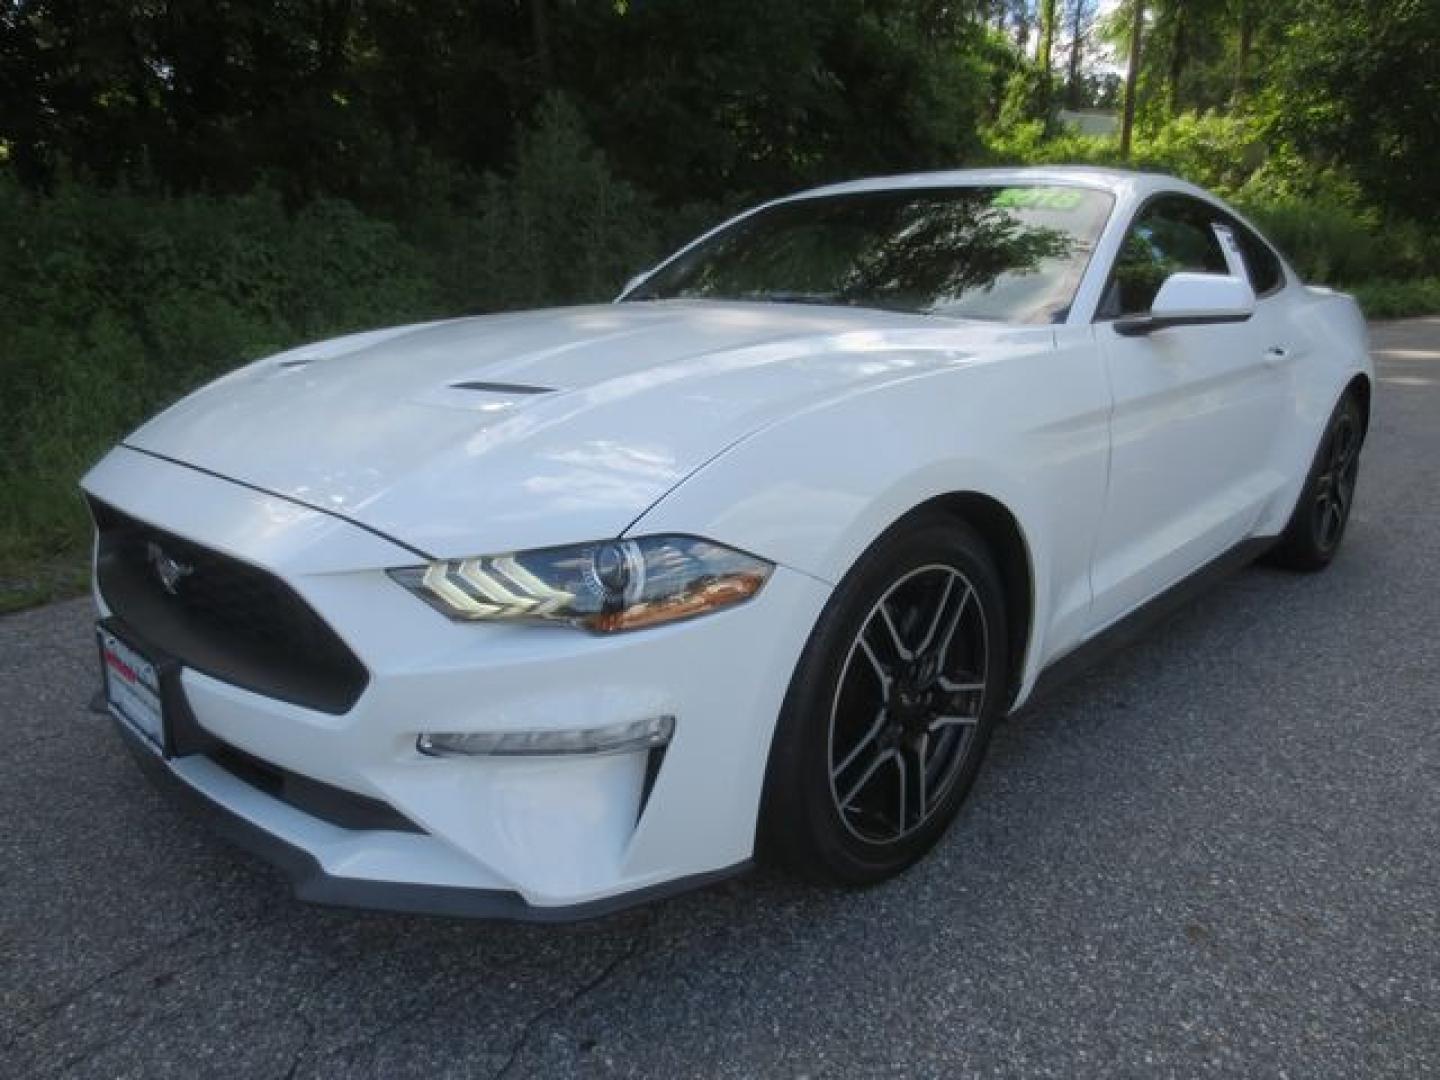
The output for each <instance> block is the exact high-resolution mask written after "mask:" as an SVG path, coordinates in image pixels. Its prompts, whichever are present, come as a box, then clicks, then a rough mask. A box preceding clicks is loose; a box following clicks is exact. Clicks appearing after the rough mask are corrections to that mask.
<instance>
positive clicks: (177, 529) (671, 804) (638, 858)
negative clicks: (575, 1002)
mask: <svg viewBox="0 0 1440 1080" xmlns="http://www.w3.org/2000/svg"><path fill="white" fill-rule="evenodd" d="M85 487H86V489H87V490H88V491H90V492H91V494H92V495H94V496H96V497H97V498H99V499H102V500H104V501H105V502H107V503H109V504H110V505H113V506H116V507H117V508H119V509H121V510H123V511H124V512H126V513H127V514H130V515H133V516H134V517H136V518H139V519H142V520H144V521H147V522H150V523H152V524H154V525H157V526H160V527H163V528H165V529H167V530H169V531H171V532H173V533H175V534H177V535H180V536H183V537H185V538H187V539H190V540H192V541H193V542H195V543H197V544H202V545H206V546H208V547H211V548H213V549H215V550H218V551H222V552H224V553H225V554H227V555H229V556H231V557H233V558H238V559H243V560H245V561H247V562H250V563H253V564H255V565H257V566H261V567H263V568H265V569H266V570H268V571H269V572H271V573H273V574H275V575H276V576H278V577H280V578H282V579H283V580H284V581H285V582H286V584H288V585H289V586H290V587H291V588H293V589H294V590H295V591H296V592H297V593H298V594H299V595H300V596H301V597H302V598H303V599H304V600H305V601H306V603H308V604H309V605H310V606H311V607H313V608H314V610H315V611H316V612H318V613H319V615H320V616H321V617H322V618H323V619H325V620H326V621H327V622H328V623H329V624H330V625H331V626H332V627H333V628H334V629H335V630H336V632H337V633H339V634H340V636H341V637H342V638H344V639H345V642H346V644H347V645H348V646H349V647H350V648H351V649H352V650H353V651H354V652H355V654H356V655H357V656H358V657H359V658H360V659H361V660H362V661H363V663H364V665H365V667H366V668H367V670H368V672H369V675H370V679H369V683H368V685H367V686H366V688H365V690H364V692H363V693H362V694H361V695H360V697H359V699H358V700H357V701H356V702H355V704H354V705H353V707H351V708H350V709H349V710H348V711H346V712H344V713H342V714H339V715H334V714H329V713H324V712H318V711H314V710H311V709H306V708H303V707H301V706H297V705H293V704H289V703H286V702H283V701H279V700H276V699H273V698H269V697H265V696H262V695H260V694H256V693H253V692H251V691H248V690H245V689H242V688H239V687H237V686H234V685H231V684H229V683H226V682H222V681H220V680H218V679H215V678H212V677H210V676H207V675H205V674H203V673H201V672H199V671H196V670H193V669H189V668H184V669H182V670H181V671H180V672H179V675H178V683H179V687H180V690H181V692H182V694H183V698H184V701H185V704H186V707H187V709H188V710H189V711H190V712H191V713H193V717H194V720H195V723H196V724H197V725H198V727H199V728H200V729H202V730H203V731H204V732H205V733H206V734H207V735H208V736H212V737H213V738H214V739H216V740H219V741H220V742H221V743H222V744H223V745H225V746H228V747H232V748H234V749H235V750H237V751H238V752H240V753H242V754H244V755H247V756H250V757H253V758H254V759H258V760H259V761H260V762H263V763H265V764H266V765H269V766H273V767H274V768H275V769H277V770H282V771H284V772H285V773H286V774H289V775H293V776H295V777H298V778H302V779H303V780H304V781H306V782H307V783H308V782H313V783H314V784H315V785H319V786H322V787H325V788H329V789H334V790H335V791H338V792H341V793H351V794H353V795H355V796H359V797H361V798H362V799H364V800H367V801H372V802H374V803H376V804H381V805H383V806H385V807H389V808H392V809H393V810H394V812H395V813H396V814H397V815H399V816H400V817H401V818H403V819H404V820H405V821H407V822H410V823H413V826H414V828H413V829H410V830H403V829H399V828H385V827H379V828H374V827H359V828H357V827H347V826H346V825H344V824H340V823H337V821H336V820H334V819H333V816H331V817H327V816H326V815H317V814H316V813H312V812H309V811H308V810H307V808H306V807H304V806H302V805H298V804H296V803H295V802H294V800H291V801H287V800H286V799H284V798H282V797H277V795H276V794H275V793H273V792H269V791H266V790H262V789H261V788H259V787H257V786H255V785H254V784H252V783H249V782H247V781H246V779H244V778H243V777H242V776H241V775H237V774H236V772H235V771H233V770H231V769H227V768H226V767H223V766H222V764H220V763H218V762H217V760H216V759H215V758H213V757H212V756H209V755H207V754H205V753H189V754H180V755H177V756H173V757H170V758H161V757H159V756H158V755H156V754H155V753H153V752H152V751H150V750H148V749H147V748H144V747H137V748H136V749H137V753H138V754H139V756H140V758H141V760H142V761H143V762H144V764H145V765H146V767H147V770H148V771H149V772H151V773H152V774H158V775H159V776H160V777H161V778H162V779H165V780H167V781H169V784H168V785H167V786H170V787H175V788H178V789H179V790H181V791H182V792H186V793H188V794H189V795H190V797H191V801H193V802H198V803H199V804H200V805H201V806H202V807H203V808H205V809H206V810H207V812H208V816H210V817H212V818H218V821H219V828H220V830H221V831H222V832H224V833H225V834H226V835H228V836H230V837H231V838H232V839H234V840H236V841H238V842H239V843H240V844H241V845H242V846H244V847H246V848H248V849H250V850H252V851H254V852H256V853H257V854H259V855H261V856H263V857H265V858H267V859H268V860H270V861H271V862H273V863H275V864H276V865H277V866H279V867H280V868H281V869H282V870H283V871H284V872H285V873H286V874H287V875H288V876H289V877H290V879H291V881H292V883H293V884H294V887H295V891H296V894H297V895H298V896H299V897H301V898H302V899H306V900H312V901H317V902H321V903H332V904H343V905H349V906H360V907H374V908H386V909H393V910H402V911H417V912H430V913H438V914H453V915H478V916H486V917H495V918H518V919H539V920H563V919H574V918H583V917H589V916H594V915H598V914H603V913H604V912H606V911H610V910H614V909H615V908H617V907H623V906H626V905H628V904H630V903H635V902H638V901H641V900H646V899H651V898H653V897H655V896H658V895H666V894H669V893H672V892H676V891H679V890H682V889H685V888H689V887H693V886H696V885H699V884H704V883H705V882H708V881H712V880H715V879H716V878H719V877H724V876H727V875H729V874H733V873H735V872H736V871H737V870H739V869H742V868H743V867H744V866H746V865H747V864H748V862H749V860H750V858H751V856H752V853H753V848H754V838H755V827H756V817H757V813H758V807H759V802H760V794H761V787H762V784H763V780H764V771H765V764H766V760H767V758H768V754H769V747H770V738H771V734H772V732H773V726H774V722H775V718H776V716H777V715H778V712H779V709H780V706H781V702H782V700H783V697H784V693H785V690H786V688H787V686H788V683H789V679H790V674H791V672H792V671H793V669H794V665H795V663H796V661H797V659H798V657H799V653H800V650H801V648H802V647H803V645H804V642H805V640H806V637H807V636H808V634H809V631H810V628H811V627H812V626H813V625H814V621H815V619H816V618H817V617H818V614H819V611H820V609H821V607H822V606H823V604H824V601H825V599H826V597H827V595H828V587H826V586H825V585H823V584H822V583H820V582H818V581H815V580H814V579H812V578H809V577H808V576H806V575H804V574H800V573H797V572H794V571H789V570H786V569H785V568H783V567H781V568H777V570H776V572H775V574H774V575H773V576H772V578H771V580H770V581H769V582H768V583H767V585H766V587H765V589H764V590H763V591H762V592H761V593H760V595H759V596H757V597H756V598H755V599H754V600H752V601H750V602H749V603H747V604H744V605H741V606H740V607H737V608H735V609H732V610H729V611H725V612H721V613H717V614H715V615H711V616H706V617H703V618H699V619H695V620H693V621H690V622H687V623H681V624H675V625H672V626H667V627H658V628H654V629H652V630H646V631H640V632H635V633H629V634H622V635H615V636H613V637H595V636H590V635H587V634H584V633H581V632H578V631H573V632H572V631H570V630H568V629H564V628H556V627H532V626H514V627H511V626H494V625H488V626H487V625H459V624H455V623H451V622H450V621H449V620H447V619H445V618H444V617H443V616H441V615H439V614H438V613H436V612H435V611H433V610H432V609H430V608H428V607H427V606H426V605H424V604H421V603H419V602H417V601H416V600H415V598H414V597H412V596H410V595H409V594H408V593H406V592H405V591H404V590H403V589H401V588H399V587H398V586H396V585H395V584H394V583H393V582H391V581H390V580H389V579H388V578H387V577H386V575H385V573H384V570H385V569H386V568H388V567H391V566H397V565H406V564H410V563H413V562H414V561H415V555H414V553H413V552H409V551H406V550H405V549H403V548H400V547H398V546H397V545H394V544H392V543H390V542H389V541H387V540H385V539H383V538H380V537H378V536H376V535H374V534H371V533H369V532H366V531H365V530H363V529H361V528H359V527H357V526H354V525H351V524H349V523H347V522H345V521H342V520H340V519H337V518H334V517H331V516H329V515H325V514H322V513H319V512H317V511H313V510H308V509H304V508H300V507H297V506H296V505H295V504H293V503H289V502H286V501H285V500H281V499H278V498H276V497H273V496H269V495H266V494H264V493H260V492H256V491H253V490H250V489H247V488H244V487H241V486H239V485H236V484H232V483H229V482H227V481H224V480H220V479H217V478H215V477H212V476H209V475H206V474H202V473H200V472H198V471H195V470H192V469H188V468H186V467H184V466H180V465H176V464H173V463H169V462H164V461H160V460H157V459H154V458H151V457H149V456H147V455H143V454H139V453H136V452H134V451H128V450H123V449H122V450H117V451H115V452H113V453H112V454H111V455H110V456H108V457H107V458H106V459H105V460H104V461H102V463H101V464H100V465H99V466H97V467H96V469H95V470H94V471H93V472H92V473H91V474H90V475H89V476H88V477H87V478H86V481H85ZM716 539H718V540H721V541H722V542H723V538H721V537H717V538H716ZM96 599H97V604H98V605H99V607H100V611H101V614H102V616H105V615H109V614H110V612H109V611H108V609H107V608H106V606H105V603H104V600H103V598H102V597H99V596H98V595H97V598H96ZM659 714H667V715H672V716H674V717H675V718H676V723H675V734H674V737H673V739H672V741H671V743H670V745H669V747H668V748H667V749H666V751H665V753H664V756H663V761H662V762H661V763H659V766H658V769H656V768H655V765H656V763H655V762H654V761H653V760H651V759H650V758H649V757H648V756H647V755H646V754H645V753H643V752H638V753H633V754H616V755H611V756H596V757H573V758H554V757H551V758H539V757H537V758H485V757H474V758H432V757H426V756H424V755H421V754H420V753H419V752H418V751H417V750H416V749H415V738H416V736H417V735H418V734H419V733H420V732H421V731H445V732H455V731H467V730H477V731H479V730H484V731H506V730H533V729H536V728H544V727H552V728H569V727H599V726H604V725H606V724H613V723H618V722H624V721H630V720H635V719H639V718H642V717H645V716H651V715H659ZM120 726H121V728H122V732H123V733H124V735H125V737H126V739H127V741H133V740H134V738H135V737H134V736H133V735H131V733H130V731H129V729H128V727H126V726H125V725H123V724H122V725H120ZM381 824H382V825H383V822H382V823H381Z"/></svg>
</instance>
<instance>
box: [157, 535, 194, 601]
mask: <svg viewBox="0 0 1440 1080" xmlns="http://www.w3.org/2000/svg"><path fill="white" fill-rule="evenodd" d="M146 553H147V556H148V557H149V560H150V565H151V566H153V567H154V568H155V576H156V577H158V578H159V579H160V584H161V585H163V586H164V587H165V591H166V592H168V593H169V594H170V595H171V596H176V595H178V592H177V587H178V586H179V584H180V580H181V578H186V577H189V576H190V575H191V574H193V573H194V572H195V568H194V567H193V566H187V565H186V564H185V563H182V562H180V561H179V560H177V559H173V558H171V557H170V556H169V555H167V554H165V549H164V548H162V547H161V546H160V545H159V544H157V543H155V541H153V540H152V541H150V543H149V544H148V545H146Z"/></svg>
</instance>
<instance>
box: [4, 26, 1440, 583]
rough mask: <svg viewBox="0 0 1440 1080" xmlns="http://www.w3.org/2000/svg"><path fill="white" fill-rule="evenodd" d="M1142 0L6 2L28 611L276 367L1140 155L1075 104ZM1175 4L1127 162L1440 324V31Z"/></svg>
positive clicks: (9, 289)
mask: <svg viewBox="0 0 1440 1080" xmlns="http://www.w3.org/2000/svg"><path fill="white" fill-rule="evenodd" d="M1136 2H1137V0H1121V2H1120V3H1119V4H1118V6H1113V7H1109V9H1108V10H1109V14H1108V15H1106V16H1100V15H1099V14H1098V12H1099V6H1098V5H1097V4H1096V3H1095V2H1094V0H1053V2H1052V0H959V2H956V3H943V4H941V3H935V2H933V0H884V2H882V0H726V2H724V3H703V4H702V3H680V2H664V0H363V2H362V0H226V2H224V3H218V4H217V3H214V2H212V0H143V2H142V0H85V2H84V3H83V4H81V3H76V2H75V0H7V2H5V3H0V318H3V319H4V322H5V326H6V329H7V334H6V340H5V344H4V345H3V347H0V400H3V401H4V403H5V419H6V423H5V425H4V426H3V428H0V455H3V457H0V607H3V605H4V603H5V601H4V599H3V594H4V592H5V581H6V580H7V579H14V578H15V577H16V576H17V574H19V571H17V570H16V569H15V568H16V567H33V566H34V565H36V563H37V560H39V561H52V560H54V559H55V558H57V557H59V558H60V559H61V561H62V562H63V560H64V557H65V556H66V555H67V553H71V552H75V551H78V550H80V549H81V548H82V547H83V543H84V536H85V528H84V516H83V511H82V509H81V507H80V505H79V502H78V500H77V499H76V497H75V495H74V482H75V479H76V477H77V476H78V474H79V473H80V471H81V470H82V469H83V468H84V466H85V465H86V464H87V463H88V462H89V461H90V460H92V459H93V457H94V456H95V455H96V454H98V453H99V452H100V451H101V450H102V449H103V448H104V447H105V446H107V445H108V444H110V443H111V442H112V441H113V439H114V438H115V437H116V436H117V435H118V434H120V433H121V432H123V431H124V430H126V429H127V428H128V427H130V426H131V425H133V424H134V423H135V422H136V421H138V420H139V419H140V418H142V417H143V416H144V415H146V414H147V413H148V412H150V411H152V410H153V409H154V408H155V407H157V406H158V405H159V404H161V403H162V402H163V401H164V400H167V399H169V398H171V397H173V396H174V395H175V394H176V393H178V392H179V391H180V390H181V389H183V388H184V387H186V386H190V385H193V384H195V383H197V382H199V381H201V380H203V379H206V378H208V377H210V376H212V375H213V374H215V373H216V372H218V371H221V370H224V369H225V368H228V367H231V366H233V365H235V364H237V363H240V362H241V361H243V360H245V359H247V358H249V357H253V356H256V355H259V354H261V353H264V352H268V351H271V350H274V349H278V348H281V347H284V346H287V345H291V344H295V343H297V342H299V341H302V340H305V339H313V338H317V337H322V336H326V335H329V334H332V333H336V332H340V331H343V330H349V329H355V328H360V327H365V326H376V325H381V324H385V323H394V322H403V321H410V320H415V319H420V318H426V317H430V316H435V315H442V314H455V313H461V312H469V311H481V310H489V309H493V308H503V307H515V306H527V305H537V304H548V303H558V302H566V301H573V300H585V299H596V298H602V297H605V296H608V295H611V294H613V292H614V290H615V289H617V288H618V287H619V285H620V284H621V283H622V282H623V281H624V280H625V279H626V278H627V277H628V276H629V275H630V274H632V273H634V272H635V271H637V270H639V269H642V268H644V267H645V266H647V265H649V264H650V263H651V262H652V261H653V259H654V258H655V257H656V255H657V254H658V253H660V252H661V251H663V250H665V249H668V248H671V247H673V246H674V245H675V244H676V243H678V242H679V241H681V240H683V239H685V238H687V237H689V236H691V235H694V234H696V233H698V232H699V231H701V230H702V229H703V228H704V227H706V226H708V225H710V224H713V223H714V222H715V221H716V220H718V219H720V218H721V217H723V216H725V214H726V213H727V212H728V211H730V210H733V209H735V208H737V207H738V206H740V205H744V204H748V203H753V202H755V201H758V200H760V199H762V198H765V197H768V196H771V195H775V194H778V193H780V192H783V191H786V190H791V189H794V188H797V187H801V186H804V185H808V184H813V183H820V182H824V181H829V180H836V179H843V178H849V177H853V176H857V175H863V174H880V173H894V172H902V171H907V170H912V169H922V168H932V167H953V166H959V165H964V164H970V163H980V162H984V161H1020V162H1056V161H1066V162H1094V163H1101V164H1120V163H1121V162H1120V161H1119V153H1118V147H1117V145H1116V143H1115V142H1114V140H1112V139H1093V138H1082V137H1080V136H1078V135H1076V134H1074V133H1073V132H1070V131H1067V130H1065V129H1064V128H1063V127H1062V126H1061V125H1059V124H1058V123H1057V120H1056V116H1057V112H1056V110H1057V107H1058V106H1059V105H1060V104H1061V103H1062V102H1063V103H1065V104H1067V105H1069V106H1070V107H1075V106H1077V105H1085V106H1097V105H1104V106H1109V107H1113V106H1114V104H1115V101H1114V96H1115V84H1116V82H1117V80H1116V77H1115V76H1114V75H1113V74H1112V73H1110V72H1109V71H1107V70H1106V68H1105V67H1104V66H1097V65H1096V64H1095V63H1094V61H1095V60H1096V59H1097V57H1099V56H1101V55H1103V53H1104V52H1105V51H1106V50H1108V53H1109V57H1108V59H1110V60H1112V61H1118V62H1121V63H1123V62H1124V58H1125V57H1126V56H1127V55H1128V52H1127V46H1128V40H1127V38H1128V35H1129V33H1130V30H1131V28H1132V27H1133V25H1134V18H1133V15H1134V8H1133V5H1134V4H1135V3H1136ZM1145 5H1146V11H1147V12H1148V16H1147V18H1146V20H1145V21H1144V23H1143V25H1142V44H1143V46H1144V47H1143V48H1142V50H1141V64H1140V69H1139V71H1138V86H1139V96H1140V100H1139V106H1140V107H1139V110H1138V113H1139V129H1138V131H1137V134H1136V139H1135V144H1134V150H1133V154H1132V156H1131V158H1130V159H1129V161H1128V164H1131V165H1136V166H1139V167H1142V168H1154V169H1163V170H1166V171H1171V172H1176V173H1179V174H1180V175H1183V176H1187V177H1189V178H1191V179H1194V180H1196V181H1198V182H1200V183H1202V184H1206V185H1208V186H1210V187H1212V188H1215V189H1216V190H1218V191H1220V192H1221V193H1223V194H1226V195H1228V196H1229V197H1231V198H1232V199H1234V200H1235V201H1236V202H1237V203H1239V204H1240V205H1241V206H1242V207H1243V208H1246V209H1247V210H1248V211H1249V212H1250V213H1251V214H1252V216H1254V217H1256V218H1257V219H1258V220H1259V221H1260V223H1261V224H1263V225H1264V226H1265V227H1266V228H1267V229H1268V230H1269V231H1270V233H1271V234H1272V235H1273V236H1274V237H1275V239H1277V240H1278V241H1279V243H1280V244H1281V246H1282V247H1283V248H1284V249H1285V250H1286V251H1287V252H1288V254H1289V255H1290V256H1291V258H1292V261H1294V262H1295V263H1296V265H1297V266H1298V268H1299V269H1300V270H1301V272H1302V273H1304V274H1305V275H1306V276H1307V277H1310V278H1311V279H1313V280H1319V281H1328V282H1331V283H1336V284H1341V285H1345V286H1358V285H1362V284H1365V287H1364V288H1363V289H1362V290H1361V295H1362V298H1363V299H1364V300H1365V301H1366V303H1367V304H1371V305H1373V309H1374V310H1376V311H1384V312H1387V313H1395V312H1398V311H1402V310H1403V311H1413V310H1420V309H1424V308H1426V307H1429V308H1431V309H1434V308H1437V307H1440V302H1437V299H1436V290H1435V286H1434V283H1435V281H1436V280H1440V242H1437V240H1436V230H1435V228H1434V226H1433V221H1434V220H1436V216H1437V214H1440V185H1437V184H1436V183H1435V182H1434V177H1435V176H1436V175H1437V174H1440V110H1437V109H1436V108H1435V102H1436V101H1440V59H1437V54H1436V42H1437V41H1440V4H1437V3H1436V2H1435V0H1366V2H1365V3H1355V2H1354V0H1145ZM1037 52H1038V53H1040V54H1044V53H1046V52H1048V53H1049V54H1050V56H1049V61H1048V62H1046V61H1045V60H1044V59H1037ZM1375 282H1380V284H1373V283H1375ZM1385 282H1388V283H1389V284H1385ZM1367 283H1369V284H1367ZM25 573H26V574H29V573H30V571H28V570H27V571H25ZM22 576H23V575H22ZM65 576H66V575H65V574H64V573H62V574H61V577H62V578H64V577H65Z"/></svg>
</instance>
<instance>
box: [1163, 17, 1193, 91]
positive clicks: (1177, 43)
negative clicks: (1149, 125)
mask: <svg viewBox="0 0 1440 1080" xmlns="http://www.w3.org/2000/svg"><path fill="white" fill-rule="evenodd" d="M1189 30H1190V26H1189V23H1188V22H1187V20H1186V18H1185V4H1184V3H1183V0H1182V2H1181V3H1179V4H1176V5H1175V30H1174V32H1173V33H1172V35H1171V38H1170V71H1169V74H1168V77H1167V79H1166V83H1167V87H1166V88H1167V89H1168V90H1169V97H1170V102H1169V105H1170V115H1171V116H1177V115H1179V113H1180V77H1181V76H1182V75H1184V74H1185V65H1186V63H1187V62H1188V61H1189V59H1190V57H1189V56H1188V55H1186V52H1185V50H1186V49H1187V48H1188V47H1189V45H1190V41H1189V37H1190V34H1189Z"/></svg>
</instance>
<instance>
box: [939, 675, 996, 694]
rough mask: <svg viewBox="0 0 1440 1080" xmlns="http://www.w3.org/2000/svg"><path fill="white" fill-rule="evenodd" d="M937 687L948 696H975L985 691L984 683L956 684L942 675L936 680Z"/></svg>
mask: <svg viewBox="0 0 1440 1080" xmlns="http://www.w3.org/2000/svg"><path fill="white" fill-rule="evenodd" d="M936 685H938V686H939V687H940V689H941V690H944V691H945V692H946V693H947V694H975V693H979V692H980V691H981V690H984V689H985V684H984V683H983V682H956V681H955V680H954V679H949V678H946V677H945V676H944V675H941V676H940V678H939V679H937V680H936Z"/></svg>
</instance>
